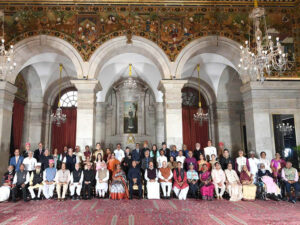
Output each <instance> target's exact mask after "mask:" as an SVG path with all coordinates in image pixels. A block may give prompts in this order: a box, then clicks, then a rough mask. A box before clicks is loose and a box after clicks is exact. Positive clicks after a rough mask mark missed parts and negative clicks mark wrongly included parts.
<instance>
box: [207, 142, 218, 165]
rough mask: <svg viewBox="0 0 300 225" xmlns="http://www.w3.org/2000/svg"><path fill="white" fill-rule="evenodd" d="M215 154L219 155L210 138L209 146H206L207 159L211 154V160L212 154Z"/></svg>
mask: <svg viewBox="0 0 300 225" xmlns="http://www.w3.org/2000/svg"><path fill="white" fill-rule="evenodd" d="M213 154H214V155H215V156H217V149H216V147H214V146H212V142H211V140H209V141H208V142H207V147H206V148H204V155H205V159H207V156H209V160H211V155H213Z"/></svg>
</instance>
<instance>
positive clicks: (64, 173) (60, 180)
mask: <svg viewBox="0 0 300 225" xmlns="http://www.w3.org/2000/svg"><path fill="white" fill-rule="evenodd" d="M55 182H56V192H57V200H58V201H65V197H66V193H67V190H68V186H69V182H70V170H68V169H67V166H66V164H65V163H62V164H61V169H60V170H59V171H57V173H56V177H55ZM61 188H62V189H63V190H62V193H61Z"/></svg>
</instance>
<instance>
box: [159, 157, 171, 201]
mask: <svg viewBox="0 0 300 225" xmlns="http://www.w3.org/2000/svg"><path fill="white" fill-rule="evenodd" d="M158 178H159V182H160V185H161V189H162V191H163V195H164V197H163V198H170V195H171V190H172V178H173V173H172V170H171V169H170V168H169V167H167V162H165V161H164V162H163V163H162V167H161V168H160V169H159V171H158Z"/></svg>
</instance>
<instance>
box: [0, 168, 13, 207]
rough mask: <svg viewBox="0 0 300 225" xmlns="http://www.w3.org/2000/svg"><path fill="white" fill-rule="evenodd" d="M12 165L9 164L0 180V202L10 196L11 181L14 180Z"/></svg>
mask: <svg viewBox="0 0 300 225" xmlns="http://www.w3.org/2000/svg"><path fill="white" fill-rule="evenodd" d="M14 175H15V172H14V166H12V165H9V166H8V168H7V172H6V173H5V174H4V175H3V178H2V181H1V185H2V186H1V188H0V202H4V201H7V200H8V199H9V196H10V191H11V187H12V183H13V180H14Z"/></svg>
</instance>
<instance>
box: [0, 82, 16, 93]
mask: <svg viewBox="0 0 300 225" xmlns="http://www.w3.org/2000/svg"><path fill="white" fill-rule="evenodd" d="M0 90H5V91H8V92H9V93H11V94H15V93H16V92H17V90H18V88H17V87H16V86H15V85H13V84H12V83H10V82H7V81H0Z"/></svg>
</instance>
